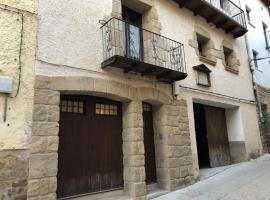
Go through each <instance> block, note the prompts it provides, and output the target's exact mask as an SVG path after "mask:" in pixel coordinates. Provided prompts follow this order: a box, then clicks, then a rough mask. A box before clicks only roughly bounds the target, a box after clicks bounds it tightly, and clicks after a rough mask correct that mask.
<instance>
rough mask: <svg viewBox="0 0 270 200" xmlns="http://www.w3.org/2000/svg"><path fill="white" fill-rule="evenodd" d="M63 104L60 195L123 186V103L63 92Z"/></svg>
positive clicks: (67, 195)
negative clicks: (81, 104) (64, 94)
mask: <svg viewBox="0 0 270 200" xmlns="http://www.w3.org/2000/svg"><path fill="white" fill-rule="evenodd" d="M63 102H65V105H67V106H65V105H63ZM78 102H82V103H83V108H81V107H78V108H76V106H75V104H76V105H78ZM97 104H98V105H100V106H99V107H98V108H97V107H96V105H97ZM101 105H102V106H101ZM60 107H61V113H60V130H59V137H60V139H59V161H58V177H57V178H58V189H57V196H58V198H63V197H69V196H74V195H81V194H87V193H93V192H100V191H105V190H112V189H117V188H122V187H123V153H122V111H121V103H119V102H115V101H111V100H107V99H103V98H97V97H89V96H62V97H61V105H60ZM115 110H116V111H117V113H115ZM78 111H80V112H78Z"/></svg>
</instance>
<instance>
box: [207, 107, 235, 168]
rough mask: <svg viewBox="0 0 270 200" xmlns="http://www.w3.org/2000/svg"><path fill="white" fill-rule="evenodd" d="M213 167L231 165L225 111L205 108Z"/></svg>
mask: <svg viewBox="0 0 270 200" xmlns="http://www.w3.org/2000/svg"><path fill="white" fill-rule="evenodd" d="M204 110H205V119H206V129H207V138H208V146H209V157H210V165H211V167H219V166H225V165H229V164H231V158H230V149H229V140H228V133H227V124H226V116H225V109H223V108H216V107H211V106H204Z"/></svg>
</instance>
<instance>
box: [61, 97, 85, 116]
mask: <svg viewBox="0 0 270 200" xmlns="http://www.w3.org/2000/svg"><path fill="white" fill-rule="evenodd" d="M60 111H61V112H64V113H79V114H83V113H84V103H83V102H79V101H72V100H61V102H60Z"/></svg>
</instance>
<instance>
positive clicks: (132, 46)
mask: <svg viewBox="0 0 270 200" xmlns="http://www.w3.org/2000/svg"><path fill="white" fill-rule="evenodd" d="M140 39H141V37H140V29H139V28H138V27H136V26H132V25H129V53H130V57H131V58H135V59H137V60H140V44H141V42H140Z"/></svg>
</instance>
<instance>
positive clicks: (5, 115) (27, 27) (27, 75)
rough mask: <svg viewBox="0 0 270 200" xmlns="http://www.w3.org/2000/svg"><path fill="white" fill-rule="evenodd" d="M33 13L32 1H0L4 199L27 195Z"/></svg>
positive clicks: (0, 180)
mask: <svg viewBox="0 0 270 200" xmlns="http://www.w3.org/2000/svg"><path fill="white" fill-rule="evenodd" d="M36 13H37V4H36V1H35V0H27V1H8V0H0V199H5V200H6V199H26V195H27V179H28V166H29V139H30V138H31V134H32V111H33V99H34V77H35V74H34V67H35V50H36V30H37V15H36ZM12 83H13V84H12Z"/></svg>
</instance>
